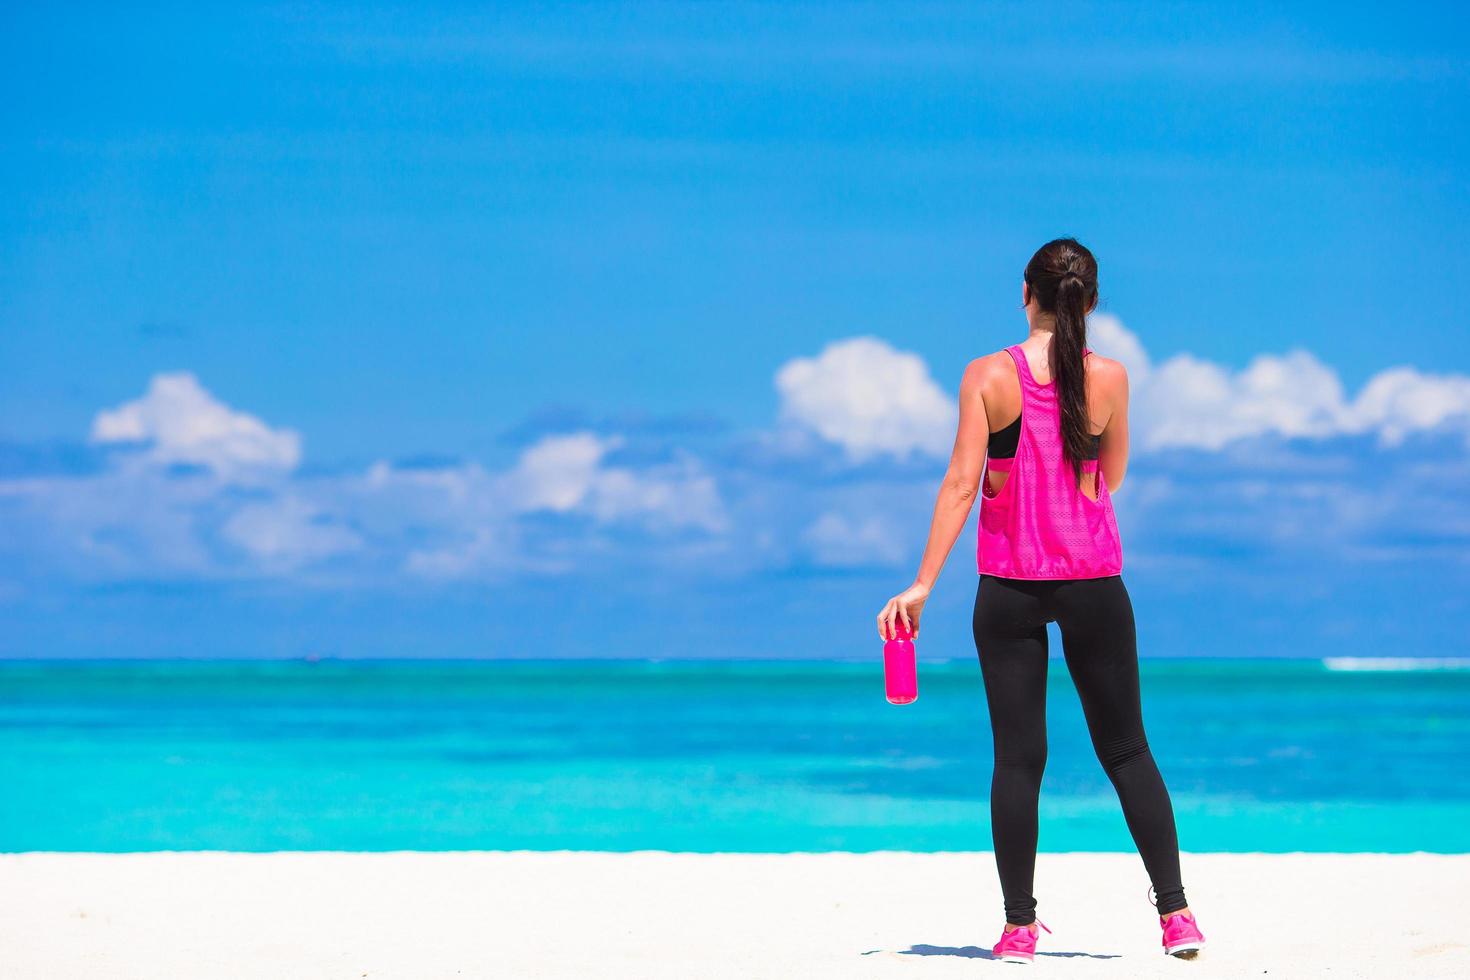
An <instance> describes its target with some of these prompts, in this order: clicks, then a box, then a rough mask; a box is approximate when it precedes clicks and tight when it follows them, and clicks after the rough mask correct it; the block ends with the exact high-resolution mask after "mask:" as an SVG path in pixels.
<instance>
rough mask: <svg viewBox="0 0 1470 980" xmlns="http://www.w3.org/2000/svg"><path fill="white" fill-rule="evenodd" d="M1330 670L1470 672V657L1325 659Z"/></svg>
mask: <svg viewBox="0 0 1470 980" xmlns="http://www.w3.org/2000/svg"><path fill="white" fill-rule="evenodd" d="M1322 665H1323V666H1324V667H1326V668H1327V669H1328V670H1360V671H1385V670H1470V657H1323V658H1322Z"/></svg>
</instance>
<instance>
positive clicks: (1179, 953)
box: [1164, 942, 1205, 960]
mask: <svg viewBox="0 0 1470 980" xmlns="http://www.w3.org/2000/svg"><path fill="white" fill-rule="evenodd" d="M1204 948H1205V944H1204V943H1203V942H1198V943H1180V944H1179V945H1178V946H1167V947H1165V948H1164V952H1165V953H1167V954H1168V955H1169V956H1173V957H1177V958H1178V959H1181V960H1192V959H1194V958H1195V957H1196V956H1198V955H1199V951H1200V950H1202V949H1204Z"/></svg>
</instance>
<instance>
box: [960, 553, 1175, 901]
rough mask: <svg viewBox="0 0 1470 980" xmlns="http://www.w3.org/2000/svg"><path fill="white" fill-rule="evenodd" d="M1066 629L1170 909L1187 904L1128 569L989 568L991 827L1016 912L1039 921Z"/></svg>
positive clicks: (1071, 655)
mask: <svg viewBox="0 0 1470 980" xmlns="http://www.w3.org/2000/svg"><path fill="white" fill-rule="evenodd" d="M1050 622H1055V623H1056V624H1057V626H1058V627H1060V629H1061V633H1062V650H1063V652H1064V653H1065V655H1066V658H1067V670H1068V671H1070V672H1071V674H1072V682H1073V683H1074V684H1075V685H1076V686H1077V693H1078V694H1079V695H1080V696H1081V698H1082V711H1083V714H1085V715H1086V717H1087V729H1088V732H1089V733H1090V734H1091V735H1092V747H1093V748H1094V749H1095V750H1096V751H1097V757H1098V760H1099V761H1101V762H1102V765H1103V769H1104V770H1106V771H1107V774H1108V778H1109V779H1111V780H1112V781H1113V787H1114V788H1115V789H1116V790H1117V791H1118V799H1119V800H1121V801H1122V803H1123V816H1124V818H1125V819H1126V820H1127V821H1128V830H1129V831H1130V832H1131V833H1132V834H1133V842H1134V844H1136V845H1137V847H1138V853H1139V855H1141V856H1142V857H1143V865H1144V868H1145V869H1147V871H1148V876H1149V878H1150V879H1151V880H1152V881H1153V886H1154V892H1155V894H1156V895H1157V898H1158V909H1159V913H1160V914H1161V915H1162V914H1165V913H1168V912H1175V911H1178V910H1179V909H1182V908H1184V907H1185V905H1186V904H1187V903H1186V902H1185V901H1184V886H1183V884H1181V883H1180V879H1179V838H1178V836H1177V834H1176V832H1175V830H1174V808H1173V806H1172V805H1171V804H1170V803H1169V791H1168V790H1167V789H1165V788H1164V779H1163V777H1162V776H1160V775H1159V768H1158V766H1156V765H1154V757H1153V753H1151V752H1150V751H1149V748H1148V741H1147V739H1145V738H1144V734H1143V706H1142V704H1141V703H1140V700H1139V692H1138V645H1137V640H1136V638H1135V635H1134V628H1133V604H1132V603H1131V602H1129V600H1128V590H1127V589H1125V588H1124V587H1123V579H1122V578H1121V577H1119V576H1116V575H1114V576H1112V577H1110V578H1094V579H1064V580H1054V581H1044V582H1027V581H1021V580H1018V579H1005V578H996V577H995V576H993V575H982V576H981V577H980V588H979V590H978V591H977V592H976V593H975V648H976V650H978V651H979V654H980V671H981V673H982V674H983V675H984V677H985V699H986V701H987V703H988V704H989V705H990V728H991V732H992V734H993V735H994V737H995V772H994V774H993V776H992V777H991V782H990V828H991V836H992V839H993V840H994V843H995V865H996V869H997V870H998V871H999V872H1000V887H1001V892H1002V893H1003V894H1004V896H1005V904H1006V921H1007V922H1012V923H1015V924H1016V925H1029V924H1030V923H1032V922H1034V921H1035V920H1036V899H1035V897H1033V896H1032V894H1031V887H1032V882H1033V879H1034V876H1035V872H1036V800H1037V796H1038V794H1039V793H1040V791H1041V772H1042V770H1043V769H1044V768H1045V767H1046V624H1047V623H1050Z"/></svg>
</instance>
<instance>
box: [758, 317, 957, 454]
mask: <svg viewBox="0 0 1470 980" xmlns="http://www.w3.org/2000/svg"><path fill="white" fill-rule="evenodd" d="M776 390H777V391H778V392H780V395H781V416H782V418H783V419H784V420H785V421H786V422H788V423H790V424H794V425H796V426H799V427H801V428H803V429H806V430H809V431H811V432H815V433H816V434H817V435H819V436H821V437H822V438H823V439H826V440H827V441H828V442H832V443H836V444H837V445H839V446H841V447H842V448H843V449H844V450H846V451H847V454H848V455H849V456H850V457H851V458H852V459H855V460H864V459H870V458H872V457H874V456H878V455H882V454H887V455H892V456H897V457H900V458H903V457H907V456H909V455H910V454H912V453H923V454H926V455H929V456H938V457H943V456H947V455H948V454H949V450H950V446H951V445H952V444H953V442H954V427H955V423H956V421H957V419H958V408H957V407H956V404H955V401H954V399H952V398H951V397H950V396H949V395H947V394H946V393H945V392H944V391H943V390H941V389H940V387H939V385H937V384H936V383H935V382H934V379H933V377H931V376H930V374H929V368H928V366H927V365H926V364H925V363H924V359H923V358H922V357H920V356H919V355H917V354H911V353H908V352H906V351H899V350H895V349H894V348H893V347H890V346H889V345H888V344H886V343H884V342H883V341H881V340H878V339H877V338H876V337H854V338H852V339H849V340H840V341H837V342H835V343H832V344H829V345H827V347H826V348H825V349H824V350H823V351H822V352H821V353H820V354H818V355H817V356H816V357H799V358H796V359H795V360H792V361H788V362H787V363H786V364H784V365H782V367H781V369H780V370H779V371H777V372H776Z"/></svg>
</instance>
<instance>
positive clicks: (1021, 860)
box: [974, 575, 1046, 926]
mask: <svg viewBox="0 0 1470 980" xmlns="http://www.w3.org/2000/svg"><path fill="white" fill-rule="evenodd" d="M1045 588H1046V586H1044V585H1040V584H1037V583H1032V582H1017V581H1013V580H1010V579H998V578H995V577H994V576H990V575H985V576H982V577H981V579H980V587H979V589H978V590H977V591H976V593H975V616H974V631H975V649H976V650H977V651H978V653H979V656H980V672H981V675H982V676H983V677H984V679H985V700H986V703H987V704H988V705H989V708H990V731H991V735H992V736H993V738H994V740H995V770H994V772H993V774H992V776H991V780H990V831H991V839H992V840H993V842H994V846H995V867H996V870H997V871H998V872H999V873H1000V888H1001V894H1002V895H1003V896H1004V897H1005V908H1006V921H1007V922H1010V923H1013V924H1015V925H1018V926H1025V925H1030V924H1031V923H1032V922H1035V921H1036V899H1035V897H1034V896H1033V895H1032V894H1031V888H1032V884H1033V881H1034V878H1035V874H1036V824H1037V819H1036V805H1037V797H1038V796H1039V794H1040V792H1041V774H1042V771H1043V770H1044V769H1045V768H1046V621H1045V619H1044V617H1043V614H1042V598H1041V593H1042V591H1043V590H1044V589H1045Z"/></svg>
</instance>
